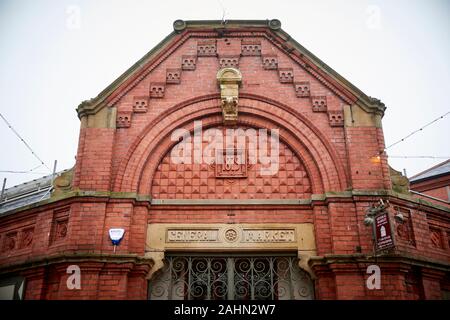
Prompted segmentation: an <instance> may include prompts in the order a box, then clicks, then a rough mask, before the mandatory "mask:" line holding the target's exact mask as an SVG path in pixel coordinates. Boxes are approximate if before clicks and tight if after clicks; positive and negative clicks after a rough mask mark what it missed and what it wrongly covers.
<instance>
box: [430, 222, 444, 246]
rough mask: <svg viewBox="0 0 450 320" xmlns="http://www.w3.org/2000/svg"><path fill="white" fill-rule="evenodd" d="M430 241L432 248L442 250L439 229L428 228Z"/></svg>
mask: <svg viewBox="0 0 450 320" xmlns="http://www.w3.org/2000/svg"><path fill="white" fill-rule="evenodd" d="M430 240H431V245H432V246H433V247H434V248H437V249H443V248H444V245H443V241H442V233H441V230H440V229H438V228H432V227H430Z"/></svg>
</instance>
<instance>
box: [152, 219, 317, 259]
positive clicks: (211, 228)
mask: <svg viewBox="0 0 450 320" xmlns="http://www.w3.org/2000/svg"><path fill="white" fill-rule="evenodd" d="M198 250H200V251H203V250H206V251H211V250H220V251H224V250H225V251H241V250H247V251H252V250H253V251H261V250H262V251H264V250H266V251H267V250H272V251H273V250H275V251H281V250H295V251H305V252H306V251H307V252H315V250H316V244H315V238H314V226H313V224H312V223H300V224H176V225H174V224H164V223H152V224H149V225H148V228H147V241H146V252H155V251H198Z"/></svg>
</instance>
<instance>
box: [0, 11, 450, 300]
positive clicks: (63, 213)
mask: <svg viewBox="0 0 450 320" xmlns="http://www.w3.org/2000/svg"><path fill="white" fill-rule="evenodd" d="M361 67H362V68H363V67H364V66H361ZM384 111H385V106H384V105H383V103H381V102H380V101H379V100H377V99H374V98H371V97H369V96H367V95H366V94H364V93H363V92H361V91H360V90H359V89H358V88H356V87H355V86H354V85H352V84H351V83H350V82H348V81H347V80H346V79H344V78H342V77H341V76H340V75H339V74H338V73H336V72H335V71H334V70H332V69H331V68H330V67H329V66H327V65H326V64H325V63H324V62H322V61H321V60H319V59H318V58H317V57H316V56H314V55H313V54H312V53H311V52H309V51H308V50H307V49H305V48H304V47H302V46H301V45H300V44H299V43H297V42H296V41H295V40H294V39H292V38H291V37H290V36H289V35H288V34H287V33H286V32H284V31H283V30H282V29H281V24H280V22H279V21H278V20H270V21H269V20H267V21H227V22H225V23H222V22H220V21H181V20H178V21H176V22H175V23H174V32H172V33H171V34H170V35H169V36H168V37H167V38H165V39H164V40H163V41H162V42H161V43H160V44H159V45H157V46H156V47H155V48H154V49H152V50H151V51H150V52H149V53H148V54H147V55H145V56H144V57H143V58H142V59H141V60H139V61H138V62H137V63H136V64H135V65H133V66H132V67H131V68H130V69H129V70H128V71H126V72H125V73H124V74H123V75H122V76H120V77H119V78H118V79H117V80H116V81H114V82H113V83H112V84H111V85H109V86H108V87H107V88H106V89H105V90H103V91H102V92H101V93H100V94H99V95H98V96H97V97H95V98H93V99H91V100H89V101H85V102H83V103H82V104H81V105H80V106H79V107H78V109H77V112H78V116H79V118H80V121H81V128H80V136H79V144H78V152H77V161H76V165H75V167H74V168H73V169H71V170H67V171H65V172H62V173H60V174H58V177H56V179H53V178H52V177H43V178H41V179H38V180H35V181H33V182H30V183H27V184H23V185H20V186H17V187H13V188H10V189H8V190H6V192H5V194H4V195H3V198H2V199H1V207H0V243H1V248H0V249H1V251H0V252H1V254H0V289H1V290H0V291H1V292H2V296H3V297H7V298H20V297H23V298H24V299H441V298H443V297H446V296H447V295H448V292H449V290H450V287H449V285H450V282H449V257H450V221H449V212H450V209H449V206H448V205H445V204H436V203H432V202H430V201H427V200H423V199H419V198H417V197H415V196H413V194H411V193H409V188H407V186H408V185H407V184H408V182H407V180H405V178H404V177H402V176H401V175H399V173H397V172H395V171H394V170H392V169H390V168H389V166H388V163H387V159H386V154H385V153H384V152H383V150H384V147H385V145H384V139H383V130H382V126H381V119H382V117H383V114H384ZM200 122H201V126H202V130H201V131H198V130H197V129H196V128H198V126H199V124H200ZM233 129H234V130H238V129H241V131H240V132H241V133H244V135H245V136H247V138H248V139H246V140H244V144H243V145H242V144H241V145H239V144H238V142H236V141H234V142H230V143H229V144H227V143H224V144H220V142H219V144H218V145H216V146H219V147H217V148H215V149H214V151H213V153H212V155H213V156H212V157H211V159H210V161H209V162H208V161H205V159H204V157H205V155H206V153H207V152H206V151H211V150H210V149H208V146H210V145H211V144H208V143H210V142H211V140H208V139H210V138H211V136H210V135H208V134H211V133H214V132H215V133H216V134H218V133H221V134H224V135H226V134H227V133H228V132H233V131H229V130H233ZM261 129H266V130H267V132H268V133H270V135H269V134H268V137H269V138H268V139H267V141H266V140H264V135H265V134H266V131H264V130H261ZM177 132H178V134H177ZM180 132H181V133H182V134H179V133H180ZM234 132H236V131H234ZM174 137H175V138H174ZM252 138H254V140H251V139H252ZM277 139H278V141H279V143H276V141H277ZM252 141H253V142H252ZM266 142H267V144H266ZM181 143H187V144H185V145H187V146H192V150H191V151H190V152H191V154H189V153H188V154H187V155H188V156H189V155H190V156H189V157H188V158H189V159H191V160H192V161H191V162H189V161H185V162H184V163H177V162H175V161H174V155H176V154H180V153H179V152H180V149H179V147H180V145H181ZM216 143H218V142H217V141H216ZM269 146H270V148H269ZM266 149H269V150H266ZM229 150H231V151H230V153H229V154H228V151H229ZM182 151H183V152H187V151H186V150H184V149H183V150H182ZM264 151H268V152H267V154H265V153H264ZM183 152H182V153H183ZM183 154H184V156H186V153H183ZM268 154H270V155H276V156H277V157H276V158H273V159H269V160H268V161H265V162H264V161H262V160H263V159H265V160H267V157H266V158H264V156H267V155H268ZM198 155H201V156H202V155H203V158H202V161H200V162H198V161H197V160H196V156H198ZM222 156H224V157H225V158H226V161H225V163H221V162H220V161H219V160H218V159H220V157H222ZM252 156H255V157H256V158H257V159H258V161H256V162H252V161H251V159H252V158H251V157H252ZM239 157H241V158H239ZM238 158H239V159H241V161H237V159H238ZM185 159H186V158H185ZM242 159H243V160H242ZM272 164H274V168H275V169H274V170H272V171H270V174H268V172H267V170H266V169H267V167H268V166H271V165H272ZM380 200H382V201H383V203H384V204H385V207H386V204H388V203H389V205H388V206H387V208H386V209H385V211H383V212H388V218H387V222H390V225H387V231H386V228H384V227H383V228H384V229H383V232H382V236H386V232H388V235H389V234H390V232H389V231H392V235H391V236H392V238H393V240H394V243H395V247H390V248H385V249H383V250H378V251H377V254H376V257H375V256H374V249H373V248H374V241H373V239H372V226H371V225H370V224H369V223H367V222H368V221H369V222H370V221H373V220H371V219H372V218H375V217H370V214H369V215H368V213H370V212H371V210H369V209H371V208H373V207H374V206H379V205H378V204H379V203H381V202H380ZM365 222H366V223H367V224H368V225H366V224H365ZM385 222H386V221H385ZM112 228H121V229H124V231H125V233H124V237H123V240H122V241H121V242H120V244H119V245H118V246H117V247H113V245H112V243H111V240H110V237H109V230H110V229H112ZM390 228H391V229H390ZM377 230H378V229H377ZM371 265H376V266H378V267H379V270H380V274H379V276H380V278H379V280H380V281H379V286H378V285H375V288H374V287H373V286H372V287H371V286H370V285H368V282H370V281H371V279H369V277H370V276H372V273H371V272H369V273H368V267H369V266H371ZM369 270H370V268H369ZM375 275H376V274H375ZM75 276H79V278H74V277H75ZM78 280H79V282H78ZM375 283H376V281H375ZM78 285H79V286H78Z"/></svg>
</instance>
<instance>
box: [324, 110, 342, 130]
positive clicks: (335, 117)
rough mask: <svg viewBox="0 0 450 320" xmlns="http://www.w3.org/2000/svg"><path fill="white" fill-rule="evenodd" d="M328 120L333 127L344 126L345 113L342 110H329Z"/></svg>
mask: <svg viewBox="0 0 450 320" xmlns="http://www.w3.org/2000/svg"><path fill="white" fill-rule="evenodd" d="M328 121H329V122H330V126H332V127H343V126H344V113H343V112H342V111H328Z"/></svg>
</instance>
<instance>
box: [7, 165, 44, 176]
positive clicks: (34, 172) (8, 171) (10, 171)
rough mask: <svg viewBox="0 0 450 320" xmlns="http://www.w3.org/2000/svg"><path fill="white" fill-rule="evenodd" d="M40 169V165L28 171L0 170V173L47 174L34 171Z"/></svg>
mask: <svg viewBox="0 0 450 320" xmlns="http://www.w3.org/2000/svg"><path fill="white" fill-rule="evenodd" d="M40 167H42V164H40V165H38V166H37V167H34V168H31V169H30V170H22V171H16V170H0V173H32V174H47V172H37V171H34V170H36V169H39V168H40Z"/></svg>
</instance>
